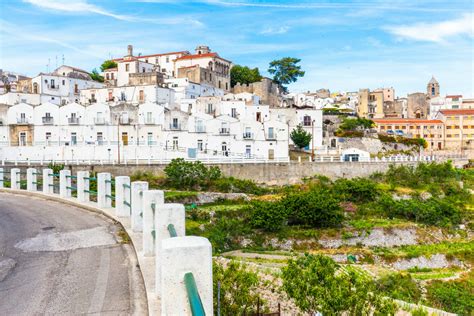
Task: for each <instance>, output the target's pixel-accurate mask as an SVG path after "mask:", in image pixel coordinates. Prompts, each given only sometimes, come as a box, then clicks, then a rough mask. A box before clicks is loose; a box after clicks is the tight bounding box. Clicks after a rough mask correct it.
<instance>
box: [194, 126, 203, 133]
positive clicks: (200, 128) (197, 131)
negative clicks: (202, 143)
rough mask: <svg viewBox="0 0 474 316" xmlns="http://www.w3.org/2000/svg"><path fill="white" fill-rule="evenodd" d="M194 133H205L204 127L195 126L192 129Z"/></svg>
mask: <svg viewBox="0 0 474 316" xmlns="http://www.w3.org/2000/svg"><path fill="white" fill-rule="evenodd" d="M194 131H195V132H196V133H205V132H206V126H202V125H197V126H196V127H195V128H194Z"/></svg>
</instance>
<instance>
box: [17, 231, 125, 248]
mask: <svg viewBox="0 0 474 316" xmlns="http://www.w3.org/2000/svg"><path fill="white" fill-rule="evenodd" d="M116 243H117V242H116V241H115V239H114V237H113V236H112V235H111V234H110V233H109V232H108V231H107V228H106V227H95V228H90V229H83V230H76V231H72V232H66V233H50V232H45V233H40V234H38V235H37V236H36V237H33V238H29V239H25V240H22V241H20V242H18V243H17V244H16V245H15V247H16V248H18V249H21V250H23V251H25V252H33V251H65V250H73V249H80V248H90V247H97V246H107V245H113V244H116Z"/></svg>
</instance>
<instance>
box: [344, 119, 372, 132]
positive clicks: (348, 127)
mask: <svg viewBox="0 0 474 316" xmlns="http://www.w3.org/2000/svg"><path fill="white" fill-rule="evenodd" d="M374 126H375V123H374V121H372V120H369V119H366V118H363V117H359V118H344V120H343V121H342V123H341V125H340V126H339V128H340V129H341V130H343V131H354V130H356V129H358V128H363V129H368V128H371V127H374Z"/></svg>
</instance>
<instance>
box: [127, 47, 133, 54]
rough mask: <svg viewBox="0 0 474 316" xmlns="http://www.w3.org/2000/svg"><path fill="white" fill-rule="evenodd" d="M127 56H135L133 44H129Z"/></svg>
mask: <svg viewBox="0 0 474 316" xmlns="http://www.w3.org/2000/svg"><path fill="white" fill-rule="evenodd" d="M127 52H128V54H127V56H133V46H132V45H128V46H127Z"/></svg>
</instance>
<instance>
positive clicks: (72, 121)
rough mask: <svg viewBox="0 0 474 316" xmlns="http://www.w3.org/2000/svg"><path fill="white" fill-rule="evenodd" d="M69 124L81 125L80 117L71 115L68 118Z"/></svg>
mask: <svg viewBox="0 0 474 316" xmlns="http://www.w3.org/2000/svg"><path fill="white" fill-rule="evenodd" d="M67 122H68V123H69V125H79V118H78V117H70V118H68V119H67Z"/></svg>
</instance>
